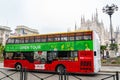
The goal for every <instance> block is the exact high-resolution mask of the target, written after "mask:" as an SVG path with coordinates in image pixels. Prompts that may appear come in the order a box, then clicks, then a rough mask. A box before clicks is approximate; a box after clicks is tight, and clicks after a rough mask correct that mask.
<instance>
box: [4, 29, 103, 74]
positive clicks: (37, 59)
mask: <svg viewBox="0 0 120 80" xmlns="http://www.w3.org/2000/svg"><path fill="white" fill-rule="evenodd" d="M4 55H5V56H4V58H5V59H4V67H8V68H15V69H16V70H20V69H21V68H26V69H29V70H44V71H56V72H61V71H63V70H66V72H70V73H82V74H91V73H97V72H98V71H99V70H100V67H101V62H100V40H99V37H98V35H97V34H96V32H94V31H75V32H64V33H52V34H39V35H28V36H13V37H10V38H8V40H7V43H6V46H5V52H4Z"/></svg>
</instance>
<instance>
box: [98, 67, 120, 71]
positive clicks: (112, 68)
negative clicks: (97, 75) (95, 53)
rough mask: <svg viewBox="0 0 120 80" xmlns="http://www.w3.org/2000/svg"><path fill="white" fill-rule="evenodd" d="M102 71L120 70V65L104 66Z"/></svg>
mask: <svg viewBox="0 0 120 80" xmlns="http://www.w3.org/2000/svg"><path fill="white" fill-rule="evenodd" d="M100 71H101V72H120V66H102V67H101V70H100Z"/></svg>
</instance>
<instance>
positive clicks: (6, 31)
mask: <svg viewBox="0 0 120 80" xmlns="http://www.w3.org/2000/svg"><path fill="white" fill-rule="evenodd" d="M11 31H12V30H11V29H10V27H7V26H0V44H3V45H5V43H6V40H7V39H8V37H9V35H10V32H11Z"/></svg>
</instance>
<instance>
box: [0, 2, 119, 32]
mask: <svg viewBox="0 0 120 80" xmlns="http://www.w3.org/2000/svg"><path fill="white" fill-rule="evenodd" d="M113 3H114V4H116V5H117V6H118V7H119V8H120V0H0V25H3V26H9V27H11V29H12V30H13V32H14V29H15V28H16V26H17V25H25V26H28V27H30V28H33V29H37V30H38V31H39V33H51V32H64V31H67V29H68V28H69V29H74V27H75V23H76V25H77V27H80V20H81V16H83V15H84V16H85V18H86V20H87V19H90V20H91V17H92V14H95V12H96V9H97V10H98V16H99V20H100V21H101V19H102V20H103V22H104V24H105V28H107V29H109V16H108V15H107V14H105V13H103V12H102V8H103V7H104V6H106V5H107V4H108V5H111V4H113ZM112 24H113V27H114V28H115V27H116V26H120V9H119V10H118V11H116V12H115V13H114V14H113V15H112Z"/></svg>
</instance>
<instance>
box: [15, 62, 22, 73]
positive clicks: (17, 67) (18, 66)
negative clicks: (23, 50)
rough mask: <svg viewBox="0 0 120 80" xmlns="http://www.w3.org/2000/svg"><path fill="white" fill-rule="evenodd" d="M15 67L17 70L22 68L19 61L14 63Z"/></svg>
mask: <svg viewBox="0 0 120 80" xmlns="http://www.w3.org/2000/svg"><path fill="white" fill-rule="evenodd" d="M15 69H16V70H17V71H20V70H21V69H22V65H21V64H20V63H16V65H15Z"/></svg>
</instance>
